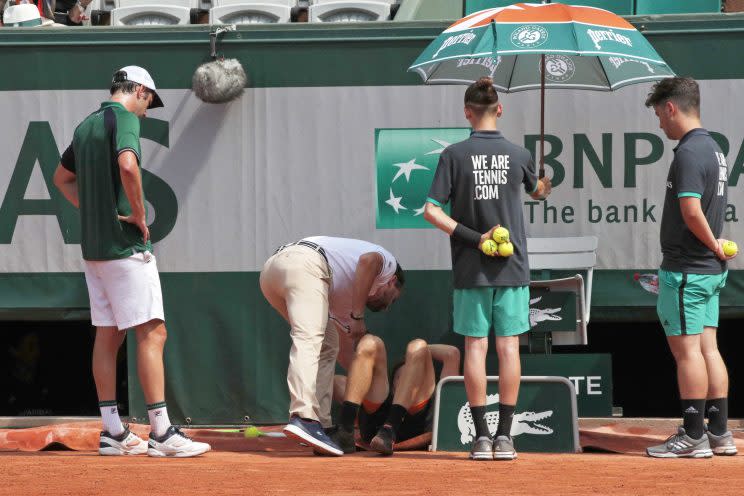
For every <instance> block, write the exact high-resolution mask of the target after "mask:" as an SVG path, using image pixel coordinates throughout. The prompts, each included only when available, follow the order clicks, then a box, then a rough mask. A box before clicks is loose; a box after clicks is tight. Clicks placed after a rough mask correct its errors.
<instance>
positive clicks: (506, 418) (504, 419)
mask: <svg viewBox="0 0 744 496" xmlns="http://www.w3.org/2000/svg"><path fill="white" fill-rule="evenodd" d="M515 408H516V405H505V404H503V403H499V427H498V429H496V436H497V437H498V436H510V437H511V426H512V420H513V419H514V409H515Z"/></svg>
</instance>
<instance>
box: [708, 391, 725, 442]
mask: <svg viewBox="0 0 744 496" xmlns="http://www.w3.org/2000/svg"><path fill="white" fill-rule="evenodd" d="M705 413H706V414H707V416H708V430H709V431H710V432H712V433H713V434H715V435H716V436H720V435H721V434H723V433H725V432H726V431H727V430H728V398H716V399H713V400H708V401H707V402H706V403H705Z"/></svg>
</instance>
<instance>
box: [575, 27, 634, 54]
mask: <svg viewBox="0 0 744 496" xmlns="http://www.w3.org/2000/svg"><path fill="white" fill-rule="evenodd" d="M586 34H588V35H589V38H591V39H592V42H594V46H595V47H596V48H597V50H599V49H601V47H600V46H599V42H600V41H616V42H618V43H622V44H623V45H627V46H629V47H632V46H633V42H632V41H630V38H628V37H627V36H623V35H621V34H617V33H616V32H614V31H609V30H607V31H599V30H594V29H587V30H586Z"/></svg>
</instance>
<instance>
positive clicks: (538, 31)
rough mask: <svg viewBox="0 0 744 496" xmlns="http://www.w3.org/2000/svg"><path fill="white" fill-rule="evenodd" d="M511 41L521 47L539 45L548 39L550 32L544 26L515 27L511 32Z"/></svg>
mask: <svg viewBox="0 0 744 496" xmlns="http://www.w3.org/2000/svg"><path fill="white" fill-rule="evenodd" d="M511 41H512V43H513V44H514V45H515V46H518V47H519V48H534V47H539V46H540V45H542V44H543V43H545V42H546V41H548V32H547V30H546V29H545V28H544V27H542V26H536V25H532V24H531V25H528V26H522V27H520V28H518V29H515V30H514V32H513V33H512V34H511Z"/></svg>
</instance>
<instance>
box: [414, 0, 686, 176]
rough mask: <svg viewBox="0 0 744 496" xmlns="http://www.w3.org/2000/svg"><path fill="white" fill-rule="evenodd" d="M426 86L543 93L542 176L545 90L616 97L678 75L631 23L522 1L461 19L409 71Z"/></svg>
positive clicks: (576, 9)
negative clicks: (487, 81)
mask: <svg viewBox="0 0 744 496" xmlns="http://www.w3.org/2000/svg"><path fill="white" fill-rule="evenodd" d="M408 70H409V71H415V72H417V73H418V74H419V75H421V77H422V78H423V80H424V82H426V83H428V84H470V83H472V82H473V81H476V80H478V79H479V78H481V77H483V76H489V77H491V78H493V82H494V87H495V88H496V89H497V90H499V91H503V92H505V93H511V92H515V91H523V90H529V89H537V88H540V99H541V100H540V101H541V105H540V175H541V176H542V175H544V161H545V143H544V141H545V139H544V138H545V90H546V89H551V88H561V89H567V88H572V89H587V90H598V91H612V90H616V89H618V88H622V87H623V86H627V85H630V84H636V83H642V82H647V81H653V80H659V79H663V78H666V77H670V76H674V72H673V71H672V70H671V69H670V68H669V66H668V65H667V64H666V62H664V60H663V59H662V58H661V57H660V56H659V54H658V53H656V50H654V48H653V47H652V46H651V44H650V43H649V42H648V41H647V40H646V38H644V37H643V35H642V34H641V33H639V32H638V31H637V30H636V29H635V28H634V27H633V26H632V25H631V24H630V23H629V22H628V21H626V20H625V19H623V18H622V17H619V16H617V15H615V14H613V13H612V12H609V11H607V10H603V9H599V8H595V7H585V6H578V5H564V4H560V3H551V4H532V3H517V4H514V5H510V6H508V7H500V8H495V9H487V10H482V11H480V12H476V13H474V14H471V15H469V16H467V17H464V18H462V19H460V20H459V21H457V22H455V23H454V24H452V25H451V26H450V27H449V28H447V29H446V30H445V31H444V32H443V33H442V34H441V35H439V36H438V37H437V39H435V40H434V41H433V42H432V43H431V44H430V45H429V46H428V47H427V48H426V50H424V51H423V53H421V55H419V57H418V58H417V59H416V61H415V62H414V63H413V65H411V67H409V68H408Z"/></svg>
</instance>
